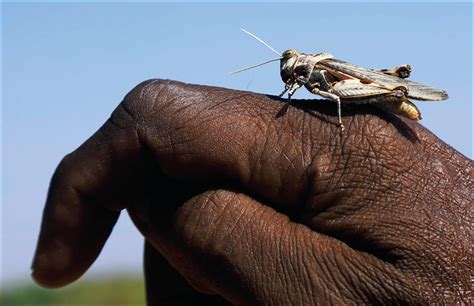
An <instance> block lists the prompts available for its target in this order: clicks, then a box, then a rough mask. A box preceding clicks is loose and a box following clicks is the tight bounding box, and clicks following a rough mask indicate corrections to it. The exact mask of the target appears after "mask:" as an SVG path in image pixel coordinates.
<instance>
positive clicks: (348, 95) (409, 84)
mask: <svg viewBox="0 0 474 306" xmlns="http://www.w3.org/2000/svg"><path fill="white" fill-rule="evenodd" d="M241 30H242V31H243V32H245V33H246V34H248V35H250V36H252V37H253V38H255V39H256V40H258V41H259V42H260V43H262V44H263V45H265V46H266V47H268V48H269V49H270V50H272V51H273V52H274V53H276V54H277V55H278V57H277V58H274V59H271V60H268V61H265V62H263V63H260V64H257V65H253V66H250V67H246V68H243V69H239V70H236V71H233V72H231V74H235V73H239V72H242V71H246V70H249V69H253V68H256V67H258V66H262V65H265V64H268V63H270V62H274V61H280V76H281V79H282V81H283V82H284V83H285V87H284V89H283V91H282V92H281V93H280V94H279V97H283V96H284V95H285V93H288V98H287V100H286V103H285V105H284V106H283V107H282V109H281V110H280V111H279V112H278V114H277V116H281V115H284V114H285V113H286V112H287V111H288V107H289V105H290V104H291V97H292V96H293V95H294V94H295V92H296V91H297V90H298V89H299V88H301V87H303V86H304V87H305V88H306V89H307V90H308V91H309V92H311V93H313V94H316V95H319V96H321V97H323V98H326V99H329V100H331V101H334V102H336V103H337V117H338V124H339V126H340V129H341V132H343V131H344V124H343V123H342V116H341V104H366V103H369V104H375V105H377V106H379V107H382V108H383V109H386V110H388V111H390V112H393V113H395V114H397V115H400V116H403V117H406V118H409V119H412V120H421V113H420V111H419V110H418V108H417V107H416V105H415V104H413V103H412V102H411V101H410V100H409V99H412V100H420V101H442V100H446V99H447V98H448V94H447V93H446V91H444V90H441V89H437V88H434V87H432V86H429V85H425V84H421V83H418V82H414V81H410V80H407V78H408V77H409V76H410V74H411V71H412V69H411V66H410V65H408V64H403V65H399V66H396V67H393V68H389V69H368V68H364V67H360V66H357V65H354V64H351V63H348V62H345V61H342V60H338V59H335V58H334V57H333V56H332V55H331V54H329V53H325V52H321V53H317V54H305V53H301V52H299V51H297V50H295V49H288V50H286V51H284V52H283V53H280V52H278V51H276V50H275V49H274V48H272V47H271V46H270V45H268V44H267V43H266V42H265V41H263V40H262V39H260V38H259V37H257V36H256V35H254V34H252V33H250V32H248V31H246V30H245V29H241Z"/></svg>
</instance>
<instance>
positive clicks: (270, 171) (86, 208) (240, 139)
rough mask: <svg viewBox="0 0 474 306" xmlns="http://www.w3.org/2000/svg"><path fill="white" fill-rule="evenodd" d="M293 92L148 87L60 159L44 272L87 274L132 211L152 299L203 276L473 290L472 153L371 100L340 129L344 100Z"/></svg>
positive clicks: (37, 274) (46, 227) (334, 294)
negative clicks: (291, 97) (290, 97)
mask: <svg viewBox="0 0 474 306" xmlns="http://www.w3.org/2000/svg"><path fill="white" fill-rule="evenodd" d="M293 103H294V104H296V107H292V108H290V110H289V111H288V113H287V114H286V115H285V116H283V117H281V118H275V114H276V113H277V112H278V110H279V109H280V108H281V106H282V103H279V101H278V100H277V99H276V98H273V97H267V96H263V95H258V94H253V93H249V92H241V91H234V90H228V89H222V88H214V87H205V86H196V85H187V84H182V83H178V82H172V81H160V80H153V81H147V82H144V83H142V84H140V85H139V86H137V87H136V88H135V89H134V90H132V91H131V92H130V93H129V94H128V95H127V96H126V97H125V99H124V100H123V102H122V103H121V104H120V105H119V106H118V108H117V109H116V110H115V111H114V112H113V114H112V116H111V117H110V119H109V120H108V121H107V122H106V123H105V124H104V125H103V126H102V127H101V128H100V129H99V130H98V131H97V132H96V133H95V134H94V135H93V136H92V137H91V138H90V139H89V140H87V141H86V142H85V143H84V144H83V145H81V146H80V147H79V148H78V149H77V150H76V151H74V152H73V153H71V154H69V155H67V156H66V157H65V158H64V159H63V161H62V162H61V164H60V165H59V166H58V168H57V170H56V172H55V174H54V176H53V178H52V182H51V186H50V190H49V193H48V198H47V203H46V208H45V211H44V215H43V222H42V227H41V233H40V237H39V241H38V246H37V251H36V254H35V259H34V264H33V278H34V279H35V280H36V281H37V282H38V283H39V284H41V285H43V286H46V287H58V286H63V285H66V284H68V283H70V282H72V281H74V280H76V279H77V278H79V277H80V276H81V275H82V274H83V273H84V272H85V271H86V270H87V269H88V268H89V266H90V265H91V264H92V263H93V262H94V260H95V259H96V258H97V256H98V255H99V253H100V251H101V248H102V246H103V245H104V243H105V241H106V240H107V238H108V236H109V234H110V232H111V230H112V228H113V226H114V224H115V222H116V220H117V218H118V216H119V212H120V210H122V209H127V210H128V212H129V214H130V216H131V217H132V219H133V221H134V222H135V224H136V226H137V227H138V229H139V230H140V231H141V232H142V234H143V235H144V237H145V238H146V239H147V241H148V243H149V246H148V247H147V254H146V274H147V275H146V277H147V280H148V283H147V288H148V296H149V301H150V303H151V304H153V303H155V302H156V303H158V301H159V299H161V298H173V295H177V294H180V293H186V294H188V296H187V297H190V296H192V298H194V299H197V298H198V297H199V296H201V295H200V294H199V293H196V291H194V289H196V290H198V291H199V292H203V293H207V294H216V295H219V296H221V297H223V298H224V299H226V300H228V301H230V302H231V303H233V304H266V305H289V304H296V305H308V304H328V303H330V302H331V303H335V304H348V303H357V304H361V303H374V304H402V303H410V304H418V303H423V304H426V303H429V302H440V303H452V302H454V301H467V300H468V298H472V291H471V290H472V283H470V281H471V280H472V279H470V277H472V274H471V273H472V267H473V266H474V263H473V258H474V256H473V249H472V241H473V240H472V238H473V237H472V224H473V209H472V186H473V179H472V162H471V161H470V160H469V159H467V158H466V157H464V156H462V155H461V154H460V153H458V152H456V151H455V150H454V149H452V148H451V147H449V146H448V145H446V144H444V143H443V142H442V141H440V140H439V139H438V138H437V137H436V136H434V135H433V134H431V133H430V132H429V131H427V130H426V129H424V128H423V127H422V126H420V125H419V124H417V123H415V122H410V121H409V120H402V119H398V117H395V116H393V115H391V114H387V113H385V112H382V111H379V110H377V109H376V108H374V107H372V106H356V107H354V108H350V107H345V108H343V115H344V116H343V122H344V124H345V125H346V131H345V132H344V134H343V135H340V131H339V126H338V125H337V120H336V119H335V118H337V117H336V116H335V113H336V106H335V104H333V103H331V102H327V101H315V100H311V101H294V102H293ZM303 107H305V108H306V109H304V110H302V109H301V108H303ZM308 107H311V108H312V109H308ZM413 135H415V136H416V137H412V136H413ZM416 138H417V139H416ZM150 245H151V246H152V247H150ZM168 264H169V265H171V266H172V267H173V268H174V269H175V270H176V271H178V272H179V275H181V276H182V277H184V279H185V280H186V282H184V281H183V280H182V279H181V276H179V275H178V274H173V273H174V269H170V268H169V266H168ZM160 273H162V274H160ZM168 277H169V279H168ZM188 283H189V284H191V285H192V288H194V289H192V290H191V289H189V288H187V287H186V286H187V284H188ZM163 288H165V289H163ZM174 297H175V298H178V297H177V296H174ZM194 301H196V300H194Z"/></svg>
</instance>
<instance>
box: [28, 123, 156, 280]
mask: <svg viewBox="0 0 474 306" xmlns="http://www.w3.org/2000/svg"><path fill="white" fill-rule="evenodd" d="M131 133H134V131H133V130H132V129H119V128H117V127H115V126H114V125H113V124H111V123H110V121H109V122H107V123H106V124H105V125H104V126H102V127H101V129H100V130H99V131H98V132H96V133H95V134H94V135H93V136H92V137H91V138H90V139H89V140H87V141H86V142H85V143H84V144H83V145H81V147H80V148H79V149H78V150H76V151H74V152H73V153H71V154H69V155H68V156H66V157H65V158H64V159H63V160H62V161H61V163H60V165H59V166H58V168H57V169H56V171H55V174H54V175H53V178H52V180H51V184H50V188H49V192H48V197H47V200H46V206H45V209H44V212H43V220H42V225H41V231H40V235H39V238H38V244H37V248H36V252H35V256H34V259H33V264H32V277H33V279H34V280H35V281H36V282H37V283H38V284H40V285H42V286H45V287H59V286H64V285H66V284H68V283H70V282H72V281H74V280H76V279H77V278H79V277H80V276H81V275H82V274H83V273H84V272H85V271H86V270H87V269H88V267H89V266H90V265H91V264H92V263H93V262H94V260H95V259H96V258H97V256H98V254H99V253H100V251H101V249H102V247H103V246H104V243H105V241H106V240H107V238H108V236H109V235H110V233H111V231H112V228H113V226H114V224H115V222H116V221H117V219H118V216H119V213H120V208H121V207H123V205H125V204H124V203H125V202H127V201H128V199H127V197H128V195H129V194H130V193H133V190H134V189H135V188H138V186H139V184H140V180H139V177H137V176H136V175H135V173H136V172H134V171H137V172H139V171H141V170H140V167H141V165H142V164H143V163H145V164H147V162H146V158H143V157H142V156H141V155H140V154H139V152H138V150H137V148H138V146H137V145H136V137H135V134H131ZM111 135H113V136H112V137H109V136H111ZM147 167H148V169H150V171H152V170H153V167H152V164H151V163H150V164H147ZM145 173H147V171H142V174H145ZM138 194H139V193H138Z"/></svg>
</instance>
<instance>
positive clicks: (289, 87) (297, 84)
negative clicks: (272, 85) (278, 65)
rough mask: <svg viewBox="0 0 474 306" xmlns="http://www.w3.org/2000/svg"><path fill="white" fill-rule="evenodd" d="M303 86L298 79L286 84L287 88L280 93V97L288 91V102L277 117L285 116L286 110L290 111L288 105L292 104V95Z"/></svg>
mask: <svg viewBox="0 0 474 306" xmlns="http://www.w3.org/2000/svg"><path fill="white" fill-rule="evenodd" d="M301 86H302V84H301V83H300V82H297V81H294V82H293V83H288V84H286V85H285V89H284V90H283V92H282V93H281V94H280V97H282V96H283V95H284V94H285V92H287V91H288V99H287V100H286V103H285V105H284V106H283V107H282V109H280V111H279V112H278V114H277V117H280V116H283V115H284V114H286V112H287V111H288V107H289V106H290V104H291V96H293V95H294V94H295V92H296V91H297V90H298V89H299V88H300V87H301Z"/></svg>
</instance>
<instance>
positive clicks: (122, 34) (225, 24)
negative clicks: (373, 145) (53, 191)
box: [2, 3, 472, 285]
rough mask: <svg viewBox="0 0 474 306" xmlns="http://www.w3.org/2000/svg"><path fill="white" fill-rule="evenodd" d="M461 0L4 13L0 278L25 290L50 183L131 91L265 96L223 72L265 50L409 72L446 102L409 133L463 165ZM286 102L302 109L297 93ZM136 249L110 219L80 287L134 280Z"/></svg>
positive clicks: (465, 50)
mask: <svg viewBox="0 0 474 306" xmlns="http://www.w3.org/2000/svg"><path fill="white" fill-rule="evenodd" d="M471 14H472V4H471V3H458V4H452V3H418V4H411V3H384V4H381V3H335V4H328V3H299V4H297V3H265V4H245V3H240V4H219V3H208V4H190V3H187V4H185V3H181V4H167V3H141V4H132V3H102V4H96V3H70V4H58V3H56V4H55V3H43V4H38V3H37V4H34V3H24V4H16V3H4V4H3V16H2V32H3V48H2V62H3V67H2V68H3V69H2V71H3V79H2V85H3V92H2V101H3V113H2V123H3V135H2V136H3V155H2V160H3V169H2V170H3V171H2V179H3V180H2V187H3V193H2V200H3V205H2V208H3V216H2V239H3V241H2V247H3V252H2V257H3V258H2V270H3V271H2V272H3V273H2V274H3V282H4V285H7V284H11V283H13V282H17V281H22V280H24V281H29V273H30V272H29V266H30V262H31V259H32V255H33V251H34V247H35V243H36V238H37V234H38V231H39V226H40V220H41V213H42V209H43V205H44V200H45V197H46V192H47V188H48V184H49V180H50V177H51V175H52V173H53V171H54V169H55V167H56V166H57V164H58V163H59V161H60V160H61V158H62V157H63V156H64V155H65V154H67V153H68V152H70V151H72V150H74V149H75V148H76V147H78V146H79V145H80V144H81V143H82V142H83V141H85V140H86V139H87V138H88V137H89V136H90V135H91V134H92V133H93V132H94V131H95V130H96V129H97V128H98V127H99V126H100V125H101V124H102V123H103V122H104V121H105V120H106V119H107V118H108V117H109V115H110V113H111V112H112V110H113V109H114V108H115V107H116V106H117V104H118V103H119V102H120V101H121V99H122V97H123V96H124V95H125V94H126V93H127V92H128V91H129V90H130V89H132V88H133V87H134V86H135V85H136V84H138V83H139V82H141V81H143V80H145V79H149V78H168V79H175V80H180V81H184V82H189V83H198V84H206V85H215V86H223V87H228V88H235V89H242V90H251V91H256V92H262V93H267V94H278V93H279V92H280V91H281V89H282V88H283V83H282V82H281V79H280V76H279V65H278V63H272V64H269V65H266V66H263V67H260V68H258V69H255V70H251V71H248V72H245V73H242V74H238V75H232V76H230V75H228V72H229V71H232V70H235V69H238V68H241V67H245V66H249V65H251V64H255V63H259V62H261V61H264V60H267V59H270V58H273V57H274V54H273V53H272V52H270V51H269V50H268V49H266V48H265V47H263V46H262V45H260V44H259V43H258V42H257V41H255V40H254V39H252V38H250V37H249V36H247V35H245V34H244V33H242V32H240V31H239V28H240V27H244V28H246V29H247V30H249V31H251V32H253V33H255V34H257V35H259V36H260V37H261V38H263V39H264V40H266V41H267V42H268V43H270V44H271V45H272V46H273V47H274V48H275V49H277V50H279V51H283V50H285V49H288V48H295V49H298V50H300V51H303V52H307V53H316V52H321V51H325V52H329V53H332V54H333V55H334V56H335V57H336V58H339V59H342V60H346V61H349V62H352V63H354V64H359V65H362V66H365V67H370V68H384V67H392V66H395V65H398V64H402V63H409V64H411V66H412V68H413V73H412V76H411V78H412V79H414V80H417V81H420V82H423V83H427V84H430V85H433V86H436V87H439V88H442V89H445V90H446V91H447V92H448V93H449V96H450V98H449V100H447V101H445V102H420V103H417V105H418V107H419V108H420V110H421V112H422V115H423V118H424V119H423V120H422V121H421V124H423V125H424V126H426V127H428V128H429V129H431V130H432V131H433V132H434V133H436V134H437V135H438V136H439V137H440V138H441V139H443V140H444V141H446V142H447V143H448V144H450V145H451V146H453V147H454V148H456V149H457V150H459V151H460V152H462V153H463V154H465V155H466V156H469V157H471V158H472V104H471V103H472V102H471V101H472V15H471ZM295 97H296V98H310V97H312V96H311V95H310V94H308V93H305V92H304V90H300V91H299V92H298V93H297V94H296V96H295ZM142 244H143V242H142V239H141V238H140V236H139V235H138V233H137V231H136V230H135V229H134V227H133V226H132V224H131V223H130V221H128V216H127V215H126V214H125V213H124V214H122V216H121V218H120V221H119V222H118V224H117V226H116V228H115V229H114V232H113V233H112V235H111V238H110V240H109V241H108V243H107V244H106V246H105V248H104V250H103V253H102V255H101V256H100V258H99V259H98V260H97V262H96V263H95V264H94V265H93V267H92V269H91V270H90V271H89V272H88V273H87V274H86V277H95V276H97V275H103V274H107V273H112V274H113V273H119V272H122V271H124V272H135V273H141V264H142Z"/></svg>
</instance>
